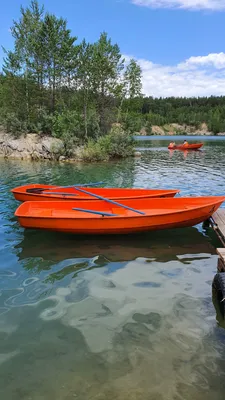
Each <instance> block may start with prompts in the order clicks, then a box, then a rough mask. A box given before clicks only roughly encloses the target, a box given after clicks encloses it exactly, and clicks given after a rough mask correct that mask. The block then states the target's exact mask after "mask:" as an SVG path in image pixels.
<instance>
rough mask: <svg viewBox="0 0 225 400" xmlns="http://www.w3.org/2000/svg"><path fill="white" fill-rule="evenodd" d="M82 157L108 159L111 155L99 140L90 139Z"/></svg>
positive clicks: (93, 159) (89, 159) (82, 151)
mask: <svg viewBox="0 0 225 400" xmlns="http://www.w3.org/2000/svg"><path fill="white" fill-rule="evenodd" d="M80 157H81V159H82V160H83V161H106V160H108V159H109V156H108V155H107V154H106V152H105V150H104V149H103V148H102V147H101V146H100V144H99V143H98V142H94V141H93V140H89V141H88V143H87V144H86V145H85V147H84V148H83V149H82V150H81V153H80Z"/></svg>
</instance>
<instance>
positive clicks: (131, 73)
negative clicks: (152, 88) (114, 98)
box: [124, 59, 142, 99]
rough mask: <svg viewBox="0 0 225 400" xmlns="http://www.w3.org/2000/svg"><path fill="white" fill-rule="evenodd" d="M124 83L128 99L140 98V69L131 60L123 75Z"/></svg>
mask: <svg viewBox="0 0 225 400" xmlns="http://www.w3.org/2000/svg"><path fill="white" fill-rule="evenodd" d="M124 83H125V87H126V93H127V96H128V97H129V98H130V99H134V98H135V97H138V96H141V90H142V82H141V67H140V65H138V63H137V62H136V61H135V60H134V59H131V60H130V62H129V64H128V66H127V68H126V71H125V73H124Z"/></svg>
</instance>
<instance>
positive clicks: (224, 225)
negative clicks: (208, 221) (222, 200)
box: [212, 208, 225, 240]
mask: <svg viewBox="0 0 225 400" xmlns="http://www.w3.org/2000/svg"><path fill="white" fill-rule="evenodd" d="M212 217H213V219H214V221H215V223H216V225H217V229H218V231H219V233H220V234H221V236H222V238H223V239H224V240H225V209H222V208H221V209H219V210H217V211H216V212H215V213H214V214H213V215H212Z"/></svg>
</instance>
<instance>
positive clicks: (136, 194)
mask: <svg viewBox="0 0 225 400" xmlns="http://www.w3.org/2000/svg"><path fill="white" fill-rule="evenodd" d="M38 188H45V190H46V191H48V190H49V189H50V190H51V192H52V193H51V194H48V193H44V194H41V193H28V192H26V190H30V189H31V190H33V189H35V190H36V189H38ZM84 189H85V190H88V191H89V192H91V193H93V194H97V195H99V196H102V197H107V198H109V199H111V200H122V199H137V198H141V199H145V198H151V197H157V198H163V197H174V196H175V195H176V194H177V193H179V190H175V189H174V190H166V189H165V190H162V189H127V188H125V189H124V188H94V189H93V188H88V189H87V188H84ZM11 192H12V193H13V195H14V197H15V199H16V200H18V201H21V202H24V201H51V200H52V201H62V200H73V201H74V200H76V201H77V200H79V201H84V200H92V201H96V200H97V199H96V198H95V197H92V196H88V195H85V194H82V193H81V192H78V191H76V190H75V188H73V187H72V188H57V186H51V185H39V184H34V185H25V186H20V187H17V188H15V189H12V190H11ZM54 192H56V193H55V194H54ZM60 193H62V194H60ZM63 193H66V194H63Z"/></svg>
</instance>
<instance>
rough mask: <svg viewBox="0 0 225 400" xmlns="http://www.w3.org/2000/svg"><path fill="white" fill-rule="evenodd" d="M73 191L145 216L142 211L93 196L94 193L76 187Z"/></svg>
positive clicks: (96, 195) (105, 198)
mask: <svg viewBox="0 0 225 400" xmlns="http://www.w3.org/2000/svg"><path fill="white" fill-rule="evenodd" d="M74 189H76V190H78V192H81V193H86V194H88V195H89V196H92V197H96V199H99V200H104V201H107V202H108V203H111V204H115V205H116V206H119V207H122V208H126V209H127V210H130V211H134V212H136V213H138V214H141V215H145V213H144V212H142V211H139V210H135V209H134V208H131V207H128V206H125V205H124V204H121V203H118V202H117V201H113V200H110V199H108V198H107V197H102V196H99V195H98V194H94V193H91V192H88V191H87V190H83V189H80V188H77V187H75V188H74Z"/></svg>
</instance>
